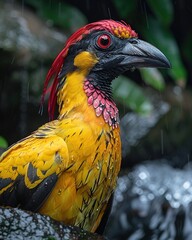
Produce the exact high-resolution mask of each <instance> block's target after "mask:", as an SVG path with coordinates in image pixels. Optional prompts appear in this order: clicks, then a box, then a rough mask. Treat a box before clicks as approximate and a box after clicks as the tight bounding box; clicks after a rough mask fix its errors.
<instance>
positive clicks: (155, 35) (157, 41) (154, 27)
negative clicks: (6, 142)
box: [141, 18, 187, 85]
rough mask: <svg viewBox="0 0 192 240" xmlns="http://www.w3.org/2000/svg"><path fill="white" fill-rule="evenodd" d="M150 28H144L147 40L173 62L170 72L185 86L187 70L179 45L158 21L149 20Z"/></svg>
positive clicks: (143, 31)
mask: <svg viewBox="0 0 192 240" xmlns="http://www.w3.org/2000/svg"><path fill="white" fill-rule="evenodd" d="M148 22H149V28H142V29H141V31H142V33H143V36H144V37H145V39H146V40H147V41H148V42H150V43H152V44H154V45H155V46H156V47H157V48H159V49H160V50H161V51H162V52H163V53H164V54H165V55H166V57H167V58H168V59H169V61H170V62H171V65H172V68H171V69H170V70H169V72H170V74H171V76H172V77H173V79H174V80H175V81H176V82H177V83H178V84H180V85H185V82H186V75H187V74H186V69H185V67H184V65H183V63H182V60H181V57H180V52H179V48H178V46H177V43H176V41H175V39H174V37H173V36H172V34H171V32H170V31H169V30H168V29H165V28H164V27H163V26H162V25H161V24H160V23H159V22H158V21H157V20H154V19H152V18H149V19H148Z"/></svg>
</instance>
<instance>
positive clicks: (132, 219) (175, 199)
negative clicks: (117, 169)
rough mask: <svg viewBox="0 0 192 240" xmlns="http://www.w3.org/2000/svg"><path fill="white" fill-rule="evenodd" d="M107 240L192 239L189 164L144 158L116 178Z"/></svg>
mask: <svg viewBox="0 0 192 240" xmlns="http://www.w3.org/2000/svg"><path fill="white" fill-rule="evenodd" d="M109 222H110V224H109V226H108V229H107V231H106V235H107V236H108V237H109V239H110V240H121V239H127V240H144V239H146V240H174V239H175V240H176V239H179V240H190V239H192V165H191V164H190V163H189V164H188V165H186V167H185V168H183V169H176V168H173V167H171V166H169V165H168V164H167V161H166V160H159V161H155V162H146V163H144V164H142V165H138V166H136V167H135V168H134V170H133V171H131V172H129V173H128V174H125V175H124V176H122V177H120V178H119V181H118V185H117V189H116V192H115V197H114V205H113V210H112V215H111V217H110V220H109Z"/></svg>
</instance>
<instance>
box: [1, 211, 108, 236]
mask: <svg viewBox="0 0 192 240" xmlns="http://www.w3.org/2000/svg"><path fill="white" fill-rule="evenodd" d="M0 239H6V240H12V239H15V240H25V239H27V240H32V239H35V240H42V239H57V240H60V239H63V240H105V238H104V237H102V236H99V235H97V234H94V233H89V232H86V231H84V230H82V229H80V228H78V227H74V226H66V225H63V224H62V223H59V222H57V221H54V220H53V219H51V218H49V217H47V216H43V215H40V214H38V213H30V212H26V211H23V210H20V209H17V208H4V207H0Z"/></svg>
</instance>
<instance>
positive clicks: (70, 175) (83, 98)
mask: <svg viewBox="0 0 192 240" xmlns="http://www.w3.org/2000/svg"><path fill="white" fill-rule="evenodd" d="M99 23H100V24H99ZM115 24H116V25H115ZM118 24H119V25H118ZM104 25H105V26H104ZM87 26H88V27H87V28H82V29H80V30H79V31H78V33H75V34H74V35H72V37H71V38H70V39H69V41H68V42H67V43H66V47H65V48H64V50H63V51H62V53H61V54H59V56H58V57H57V58H56V60H55V62H54V63H53V66H52V69H51V70H50V71H49V73H48V77H47V81H46V84H48V81H49V80H50V77H51V76H52V75H53V74H56V77H55V80H54V83H53V85H52V89H51V96H50V99H51V101H50V104H49V109H50V111H51V112H52V113H53V110H54V101H55V98H57V102H58V106H59V116H58V118H57V119H56V120H54V121H50V122H48V123H47V124H45V125H43V126H42V127H40V128H39V129H38V130H37V131H35V132H34V133H32V134H31V135H30V136H28V137H26V138H25V139H23V140H21V141H19V142H18V143H16V144H14V145H12V146H11V147H10V148H9V149H8V150H7V151H6V152H5V153H4V154H3V155H2V156H1V158H0V204H1V205H4V206H12V207H20V208H23V209H27V210H31V211H39V212H40V213H42V214H45V215H49V216H51V217H52V218H54V219H56V220H59V221H62V222H64V223H66V224H72V225H76V226H80V227H82V228H84V229H86V230H89V231H92V232H94V231H95V230H96V229H97V227H98V225H99V223H100V221H101V218H102V216H103V214H104V211H105V209H106V206H107V203H108V201H109V199H110V196H111V194H112V193H113V191H114V188H115V185H116V180H117V176H118V173H119V170H120V164H121V141H120V129H119V119H118V110H117V107H116V105H115V103H114V102H113V100H112V97H111V89H110V83H111V81H112V80H113V79H114V78H115V77H116V76H117V75H119V74H120V73H121V72H123V69H125V67H124V65H123V66H122V67H119V65H118V64H121V63H123V61H124V58H122V54H123V53H122V52H123V51H124V50H123V49H124V47H125V46H124V45H123V47H118V46H117V47H118V49H121V53H120V55H119V56H118V57H117V58H114V56H113V54H114V53H112V54H111V53H110V54H108V52H107V50H109V49H110V48H111V49H112V47H113V48H115V46H113V45H112V43H111V42H112V41H118V39H121V40H122V42H123V43H124V40H127V39H129V38H133V37H136V34H135V32H134V31H132V30H131V28H130V27H129V26H127V25H124V24H122V23H116V22H114V21H112V20H107V21H103V22H102V21H101V22H98V23H96V24H95V25H94V24H92V25H91V24H90V25H87ZM116 26H117V28H115V27H116ZM120 27H121V28H122V29H123V30H122V29H121V31H120V30H119V29H120ZM113 28H114V29H113ZM92 29H93V30H92ZM110 29H111V30H110ZM109 30H110V31H111V32H110V31H109ZM122 32H124V34H122ZM83 33H84V35H85V36H84V35H83ZM85 33H86V34H85ZM90 33H91V35H90ZM90 36H91V37H90ZM106 36H107V37H106ZM109 37H110V39H108V38H109ZM95 39H96V40H95ZM106 40H107V41H106ZM108 40H110V44H109V45H108V43H109V42H108ZM70 44H71V45H70ZM118 44H119V43H118ZM118 44H117V45H118ZM158 53H159V52H158ZM137 55H138V53H137ZM162 56H163V55H161V57H162ZM162 58H163V57H162ZM109 59H110V61H111V63H110V64H115V65H114V66H115V67H116V65H117V69H114V68H113V65H112V66H111V65H110V64H109ZM159 61H160V57H159ZM162 61H163V60H162ZM123 64H124V63H123ZM158 64H159V65H160V66H161V64H160V63H159V62H158ZM164 65H165V59H164ZM131 66H132V65H131ZM162 66H163V63H162Z"/></svg>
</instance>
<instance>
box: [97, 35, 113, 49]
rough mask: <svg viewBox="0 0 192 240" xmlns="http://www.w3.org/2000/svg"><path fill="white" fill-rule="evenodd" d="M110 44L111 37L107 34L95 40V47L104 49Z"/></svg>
mask: <svg viewBox="0 0 192 240" xmlns="http://www.w3.org/2000/svg"><path fill="white" fill-rule="evenodd" d="M110 44H111V37H110V36H109V35H107V34H103V35H101V36H99V38H98V39H97V45H98V46H99V47H100V48H103V49H106V48H108V47H109V46H110Z"/></svg>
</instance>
